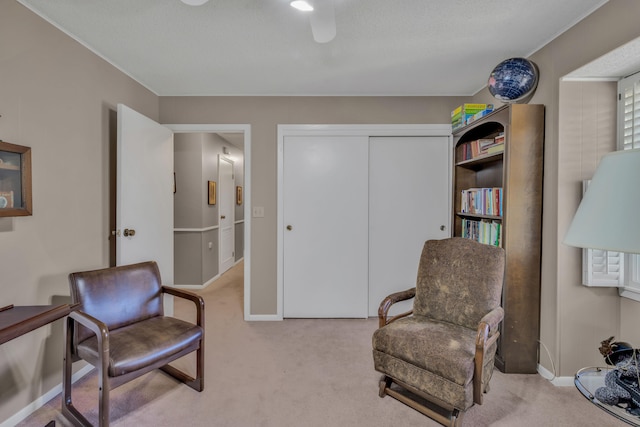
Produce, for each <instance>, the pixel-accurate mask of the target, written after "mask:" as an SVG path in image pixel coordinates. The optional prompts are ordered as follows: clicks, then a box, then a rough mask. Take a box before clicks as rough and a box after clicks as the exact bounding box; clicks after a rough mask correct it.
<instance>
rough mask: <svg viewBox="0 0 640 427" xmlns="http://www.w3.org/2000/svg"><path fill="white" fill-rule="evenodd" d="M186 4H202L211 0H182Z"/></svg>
mask: <svg viewBox="0 0 640 427" xmlns="http://www.w3.org/2000/svg"><path fill="white" fill-rule="evenodd" d="M180 1H182V3H184V4H188V5H189V6H202V5H203V4H205V3H206V2H208V1H209V0H180Z"/></svg>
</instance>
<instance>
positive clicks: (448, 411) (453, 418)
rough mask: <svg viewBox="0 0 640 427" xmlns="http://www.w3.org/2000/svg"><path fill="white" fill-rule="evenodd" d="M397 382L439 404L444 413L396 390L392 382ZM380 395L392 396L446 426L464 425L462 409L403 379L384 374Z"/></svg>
mask: <svg viewBox="0 0 640 427" xmlns="http://www.w3.org/2000/svg"><path fill="white" fill-rule="evenodd" d="M393 383H396V384H397V385H399V386H400V387H402V388H404V389H406V390H407V391H409V392H410V393H413V394H415V395H416V396H419V397H421V398H423V399H425V400H427V401H428V402H430V403H432V404H434V405H436V406H438V408H440V409H442V412H444V413H445V414H443V413H440V412H438V411H435V410H434V409H432V408H429V407H428V406H426V405H423V404H422V403H420V402H418V401H416V400H414V399H411V398H410V397H409V396H407V395H405V394H403V393H401V392H399V391H397V390H394V389H392V388H391V384H393ZM379 395H380V397H384V396H385V395H388V396H391V397H393V398H394V399H396V400H398V401H399V402H402V403H404V404H405V405H407V406H409V407H411V408H413V409H415V410H416V411H418V412H420V413H422V414H424V415H426V416H427V417H429V418H431V419H432V420H434V421H436V422H438V423H440V424H442V425H444V426H448V427H460V426H462V417H463V415H464V412H463V411H460V410H459V409H457V408H453V407H451V406H450V405H447V404H446V403H445V402H442V401H441V400H439V399H437V398H435V397H433V396H429V395H428V394H426V393H423V392H421V391H420V390H417V389H415V388H413V387H411V386H409V385H407V384H404V383H403V382H401V381H398V380H395V379H393V378H391V377H389V376H387V375H383V376H382V378H381V379H380V391H379Z"/></svg>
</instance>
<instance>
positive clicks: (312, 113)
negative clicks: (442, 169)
mask: <svg viewBox="0 0 640 427" xmlns="http://www.w3.org/2000/svg"><path fill="white" fill-rule="evenodd" d="M462 101H463V98H459V97H162V98H161V99H160V120H161V123H181V124H183V123H205V124H206V123H243V124H244V123H248V124H250V125H251V147H252V152H251V162H252V170H251V192H252V201H251V203H252V206H264V208H265V216H264V218H252V222H251V251H252V254H251V255H252V256H251V278H252V280H251V314H252V315H268V314H275V313H276V256H277V254H276V226H277V225H276V201H277V198H276V186H277V185H276V184H277V183H276V178H277V170H276V166H277V165H276V143H277V141H276V134H277V132H276V131H277V125H278V124H319V123H320V124H361V123H365V124H370V123H374V124H381V123H389V124H396V123H413V124H416V123H448V122H449V121H450V120H451V113H450V112H451V110H452V109H453V108H455V107H456V106H457V105H459V104H460V103H461V102H462Z"/></svg>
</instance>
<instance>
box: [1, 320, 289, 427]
mask: <svg viewBox="0 0 640 427" xmlns="http://www.w3.org/2000/svg"><path fill="white" fill-rule="evenodd" d="M244 320H246V321H248V322H254V321H255V322H267V321H269V322H273V321H281V320H282V317H281V316H278V315H277V314H245V316H244ZM0 427H1V426H0Z"/></svg>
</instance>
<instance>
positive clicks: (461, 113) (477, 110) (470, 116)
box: [451, 104, 493, 131]
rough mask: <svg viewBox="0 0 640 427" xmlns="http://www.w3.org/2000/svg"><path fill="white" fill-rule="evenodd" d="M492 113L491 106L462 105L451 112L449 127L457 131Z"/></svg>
mask: <svg viewBox="0 0 640 427" xmlns="http://www.w3.org/2000/svg"><path fill="white" fill-rule="evenodd" d="M492 111H493V104H462V105H460V106H459V107H457V108H456V109H454V110H453V111H452V112H451V127H452V128H453V130H454V131H455V130H457V129H458V128H461V127H462V126H465V125H468V124H469V123H471V122H473V121H474V120H478V119H479V118H481V117H484V116H486V115H487V114H489V113H490V112H492Z"/></svg>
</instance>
